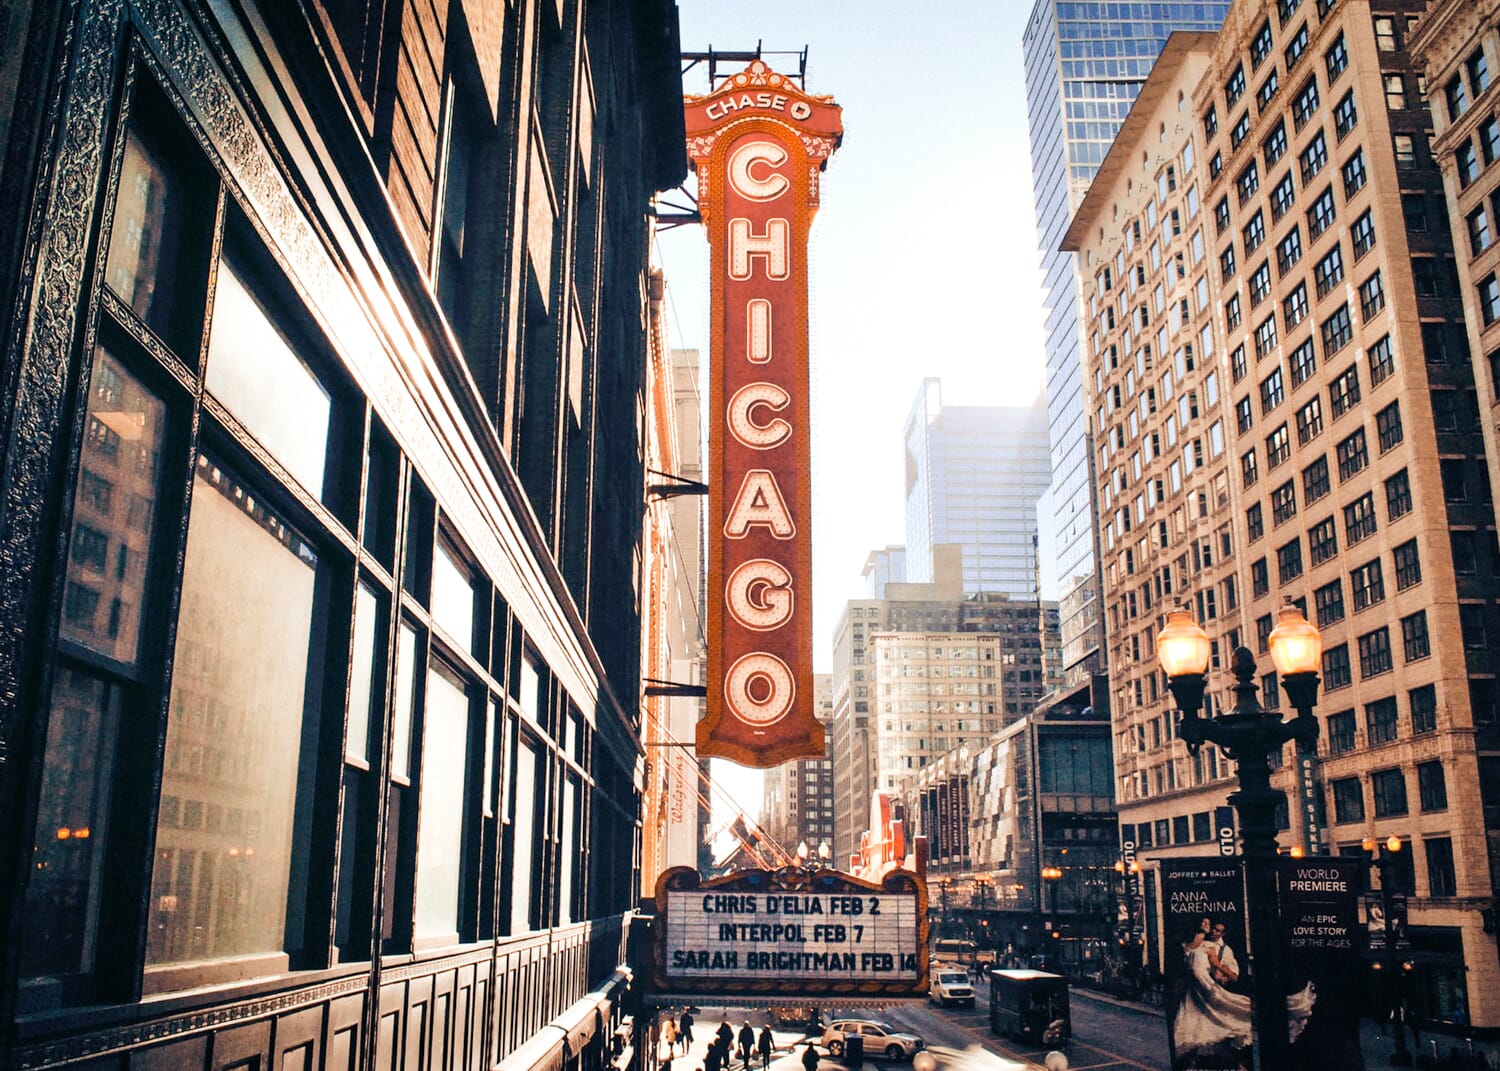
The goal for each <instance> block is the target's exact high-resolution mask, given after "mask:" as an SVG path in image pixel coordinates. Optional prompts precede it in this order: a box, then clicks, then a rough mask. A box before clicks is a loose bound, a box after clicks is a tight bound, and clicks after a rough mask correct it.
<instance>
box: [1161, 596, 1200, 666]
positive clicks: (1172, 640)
mask: <svg viewBox="0 0 1500 1071" xmlns="http://www.w3.org/2000/svg"><path fill="white" fill-rule="evenodd" d="M1209 653H1210V652H1209V642H1208V633H1206V632H1204V631H1203V629H1201V628H1200V627H1199V626H1198V623H1197V622H1196V621H1194V620H1193V615H1192V612H1191V611H1190V610H1189V609H1188V608H1187V607H1185V606H1179V607H1178V608H1177V609H1175V610H1173V611H1172V612H1171V613H1170V614H1168V615H1167V623H1166V625H1165V626H1164V627H1163V628H1162V630H1161V633H1160V634H1159V635H1158V636H1157V637H1156V660H1157V661H1158V662H1160V663H1161V668H1162V669H1163V670H1165V671H1166V674H1167V676H1168V677H1183V676H1187V675H1189V674H1200V675H1201V674H1203V673H1206V672H1208V658H1209Z"/></svg>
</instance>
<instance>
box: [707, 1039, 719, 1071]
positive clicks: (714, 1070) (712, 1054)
mask: <svg viewBox="0 0 1500 1071" xmlns="http://www.w3.org/2000/svg"><path fill="white" fill-rule="evenodd" d="M723 1067H724V1063H723V1061H722V1060H720V1059H719V1043H718V1041H712V1042H710V1043H709V1046H708V1052H706V1053H704V1054H703V1071H723Z"/></svg>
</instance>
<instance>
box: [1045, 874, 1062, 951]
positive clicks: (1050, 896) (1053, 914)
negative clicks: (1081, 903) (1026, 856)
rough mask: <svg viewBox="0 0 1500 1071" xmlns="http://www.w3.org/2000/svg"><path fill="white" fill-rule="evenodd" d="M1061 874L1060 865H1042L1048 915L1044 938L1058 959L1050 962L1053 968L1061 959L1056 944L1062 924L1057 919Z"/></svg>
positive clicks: (1059, 938) (1060, 934)
mask: <svg viewBox="0 0 1500 1071" xmlns="http://www.w3.org/2000/svg"><path fill="white" fill-rule="evenodd" d="M1062 876H1063V872H1062V867H1060V866H1044V867H1042V884H1043V885H1044V886H1045V887H1046V889H1047V904H1048V905H1049V906H1048V907H1047V914H1048V915H1049V916H1050V917H1049V918H1048V919H1047V929H1046V938H1047V941H1048V947H1049V948H1051V949H1053V950H1054V951H1055V953H1056V955H1057V958H1058V960H1059V962H1058V963H1054V964H1051V966H1052V967H1053V969H1054V970H1055V969H1057V968H1059V967H1060V966H1061V962H1060V961H1061V960H1062V950H1061V948H1060V947H1059V946H1058V944H1057V942H1058V941H1060V940H1061V938H1062V926H1061V924H1060V923H1059V922H1058V919H1057V883H1058V882H1060V881H1062Z"/></svg>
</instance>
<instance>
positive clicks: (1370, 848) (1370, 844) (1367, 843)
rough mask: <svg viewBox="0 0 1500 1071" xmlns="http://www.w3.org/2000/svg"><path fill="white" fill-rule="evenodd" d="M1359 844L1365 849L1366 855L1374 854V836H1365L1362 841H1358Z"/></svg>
mask: <svg viewBox="0 0 1500 1071" xmlns="http://www.w3.org/2000/svg"><path fill="white" fill-rule="evenodd" d="M1359 846H1360V847H1361V848H1363V849H1364V850H1365V854H1366V855H1374V854H1375V838H1374V837H1366V838H1365V839H1364V840H1362V841H1360V842H1359Z"/></svg>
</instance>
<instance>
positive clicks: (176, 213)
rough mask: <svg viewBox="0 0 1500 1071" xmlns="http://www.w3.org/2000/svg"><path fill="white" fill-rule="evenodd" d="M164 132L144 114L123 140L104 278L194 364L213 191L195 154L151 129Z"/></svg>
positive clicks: (180, 355)
mask: <svg viewBox="0 0 1500 1071" xmlns="http://www.w3.org/2000/svg"><path fill="white" fill-rule="evenodd" d="M137 104H138V107H139V105H140V104H141V100H140V99H138V100H137ZM146 107H147V108H149V105H146ZM158 124H159V117H158V116H156V115H152V114H146V113H145V111H144V110H142V111H140V112H139V113H138V115H137V120H136V123H135V124H132V129H131V131H130V134H129V136H128V137H127V138H126V139H125V155H124V159H123V160H122V161H121V164H120V185H119V189H118V191H117V193H116V195H115V214H114V221H113V223H112V224H111V226H110V232H109V254H108V259H107V260H106V261H105V265H104V278H105V281H106V282H107V283H108V284H109V287H110V289H111V290H113V291H114V292H115V293H116V294H118V295H119V296H120V297H121V298H122V299H123V300H124V302H125V304H126V305H128V306H130V308H131V309H132V310H134V312H135V314H136V315H137V316H139V317H140V318H141V319H142V320H143V321H145V323H146V325H147V326H148V327H150V328H151V330H153V331H155V332H156V333H157V334H158V335H160V336H161V337H162V338H163V339H164V340H165V341H166V342H167V343H168V344H169V345H171V346H172V347H173V348H174V349H176V350H177V352H178V356H179V357H182V358H183V359H184V360H187V361H196V360H197V358H198V339H197V337H196V336H197V335H198V324H197V323H194V322H193V321H194V320H195V319H196V303H197V301H198V300H199V295H200V294H201V293H202V283H203V269H204V266H205V264H206V262H207V259H208V258H207V256H206V255H205V254H206V250H207V245H208V243H207V231H208V227H207V223H208V220H209V217H210V215H211V213H212V206H213V186H212V181H211V180H206V176H205V175H204V174H203V173H202V170H201V168H200V167H192V166H191V165H190V164H188V163H187V162H186V161H189V160H191V161H192V162H193V163H197V160H196V153H192V154H189V153H185V152H181V151H174V150H175V149H176V148H177V147H176V146H175V145H171V146H169V145H167V144H162V143H161V141H160V140H158V137H157V136H156V135H157V133H158V131H156V130H153V129H151V128H154V127H157V126H158ZM143 129H144V130H146V131H147V136H146V137H144V138H143V137H142V136H141V132H142V130H143Z"/></svg>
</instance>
